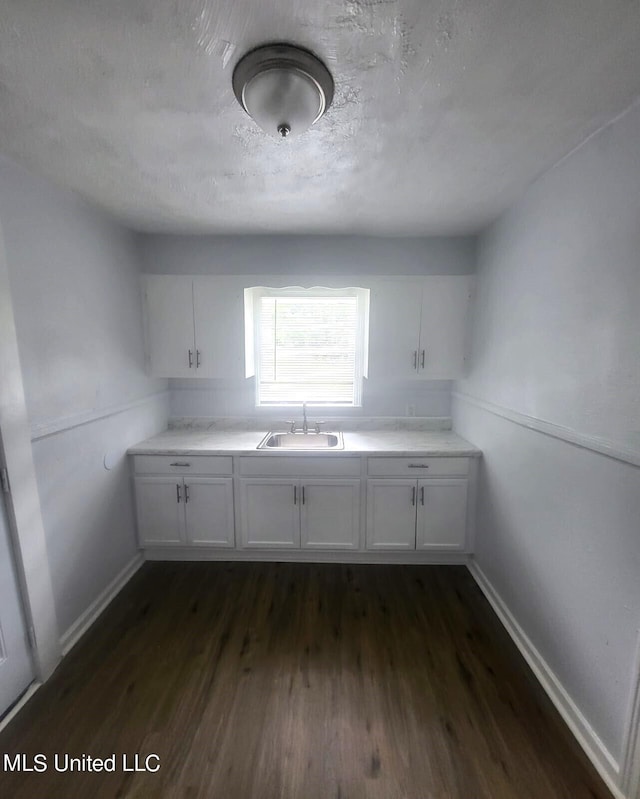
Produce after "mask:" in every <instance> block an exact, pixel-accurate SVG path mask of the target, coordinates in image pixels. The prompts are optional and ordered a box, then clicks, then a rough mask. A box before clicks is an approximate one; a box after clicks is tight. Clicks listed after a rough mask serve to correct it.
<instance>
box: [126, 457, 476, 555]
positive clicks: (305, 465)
mask: <svg viewBox="0 0 640 799" xmlns="http://www.w3.org/2000/svg"><path fill="white" fill-rule="evenodd" d="M133 465H134V476H135V496H136V508H137V517H138V534H139V540H140V546H141V547H143V548H146V549H149V550H158V552H156V553H155V555H156V556H158V554H159V553H160V554H161V551H162V549H165V548H171V547H173V548H175V549H178V550H181V549H183V548H190V547H193V548H194V549H196V548H200V549H202V550H204V549H205V548H209V549H212V550H213V549H216V548H226V549H230V548H235V547H237V548H238V549H243V550H253V551H256V552H258V551H260V550H262V551H267V550H289V551H294V550H298V551H302V550H307V552H312V551H315V552H320V551H325V552H333V553H339V552H345V551H354V552H356V551H358V550H360V552H361V553H362V554H363V556H364V555H365V553H364V551H363V550H364V549H365V548H366V550H369V551H374V550H375V551H379V552H380V553H383V552H385V551H388V552H391V551H397V552H403V551H404V552H407V553H409V552H411V551H413V552H416V550H417V551H420V552H422V553H428V552H429V551H431V552H433V553H436V554H434V558H437V557H438V555H437V553H439V552H443V553H446V552H451V553H454V552H458V553H460V552H466V551H467V550H468V549H469V548H470V547H471V546H472V542H473V522H472V520H471V521H470V519H472V515H471V511H470V509H469V507H468V506H469V504H470V505H473V504H474V496H475V493H474V487H475V482H474V481H475V471H474V470H472V469H471V467H470V461H469V459H468V458H460V457H459V458H455V457H417V458H416V457H400V456H394V455H390V456H375V457H368V458H363V457H360V456H348V457H332V456H329V457H327V456H324V457H317V458H316V457H313V456H309V455H305V456H296V455H292V456H291V457H288V456H287V457H277V456H274V457H267V456H251V455H246V456H245V455H241V456H238V457H235V458H234V457H232V456H228V455H226V456H225V455H206V456H205V455H202V456H188V457H185V456H177V455H137V456H135V457H134V459H133ZM363 467H366V474H367V479H366V480H363V479H361V475H362V474H363ZM234 474H235V477H234V476H233V475H234ZM234 484H235V485H234ZM365 487H366V524H363V523H362V518H363V510H364V505H363V499H364V491H363V489H364V488H365ZM236 525H237V535H236V529H235V528H236ZM180 556H182V555H180ZM184 556H185V557H186V556H187V554H186V552H185V553H184ZM381 556H382V555H381ZM202 557H216V556H215V555H214V554H212V555H209V556H207V555H205V554H204V553H203V554H202ZM306 557H307V558H309V557H310V555H307V556H306ZM355 557H356V558H357V557H358V556H357V555H356V556H355ZM427 559H428V556H427ZM423 560H424V558H423Z"/></svg>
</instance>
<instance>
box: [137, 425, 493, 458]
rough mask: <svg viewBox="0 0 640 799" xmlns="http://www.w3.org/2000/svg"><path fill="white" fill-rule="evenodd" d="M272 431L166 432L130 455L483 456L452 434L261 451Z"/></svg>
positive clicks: (381, 433)
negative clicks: (330, 446) (261, 443)
mask: <svg viewBox="0 0 640 799" xmlns="http://www.w3.org/2000/svg"><path fill="white" fill-rule="evenodd" d="M267 433H268V430H262V431H256V430H224V429H216V430H193V429H192V430H188V429H173V430H166V431H165V432H164V433H160V434H159V435H157V436H153V437H152V438H148V439H147V440H146V441H141V442H140V443H139V444H136V445H135V446H133V447H131V448H130V449H129V450H128V453H129V455H260V456H263V455H266V456H269V457H279V458H282V457H285V458H286V457H291V456H292V455H298V456H300V455H308V454H313V456H314V457H326V456H327V455H333V456H341V455H396V456H403V455H407V456H413V455H422V456H425V457H426V456H433V457H471V458H474V457H479V456H480V455H481V454H482V453H481V451H480V450H479V449H478V448H477V447H474V446H473V445H472V444H470V443H469V442H468V441H465V440H464V439H463V438H460V436H458V435H456V434H455V433H453V432H451V431H450V430H446V431H441V430H358V431H349V430H346V431H344V432H343V436H344V449H326V450H317V449H316V450H299V449H297V450H273V449H268V450H267V449H257V446H258V444H259V443H260V442H261V441H262V439H263V438H264V437H265V436H266V435H267Z"/></svg>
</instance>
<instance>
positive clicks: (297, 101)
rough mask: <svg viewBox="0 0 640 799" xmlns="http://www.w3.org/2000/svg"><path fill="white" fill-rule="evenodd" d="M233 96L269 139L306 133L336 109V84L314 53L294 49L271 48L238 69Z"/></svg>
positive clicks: (248, 56) (289, 46) (242, 62)
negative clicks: (332, 103) (334, 94)
mask: <svg viewBox="0 0 640 799" xmlns="http://www.w3.org/2000/svg"><path fill="white" fill-rule="evenodd" d="M233 91H234V92H235V95H236V97H237V98H238V102H239V103H240V105H241V106H242V107H243V108H244V110H245V111H246V112H247V114H249V116H250V117H252V118H253V119H254V120H255V121H256V122H257V123H258V125H260V127H261V128H262V130H264V131H265V132H266V133H270V134H272V135H274V136H278V137H282V138H287V137H289V136H296V135H298V134H300V133H303V132H304V131H305V130H307V128H310V127H311V125H313V123H314V122H317V121H318V120H319V119H320V117H321V116H322V115H323V114H324V112H325V111H326V110H327V108H329V106H330V105H331V100H332V99H333V78H332V77H331V73H330V72H329V70H328V69H327V68H326V67H325V65H324V64H323V63H322V61H320V60H319V59H318V58H316V57H315V56H314V55H313V53H310V52H309V51H308V50H303V49H302V48H301V47H295V46H294V45H292V44H267V45H264V46H262V47H257V48H256V49H255V50H251V51H250V52H249V53H247V54H246V55H245V56H243V57H242V58H241V59H240V61H238V63H237V64H236V68H235V69H234V71H233Z"/></svg>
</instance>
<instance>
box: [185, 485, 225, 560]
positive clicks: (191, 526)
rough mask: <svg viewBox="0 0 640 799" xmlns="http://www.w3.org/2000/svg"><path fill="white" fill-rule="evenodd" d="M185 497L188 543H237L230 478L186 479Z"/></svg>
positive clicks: (223, 545) (214, 544) (218, 545)
mask: <svg viewBox="0 0 640 799" xmlns="http://www.w3.org/2000/svg"><path fill="white" fill-rule="evenodd" d="M185 500H186V502H185V511H186V518H187V541H188V543H189V544H196V545H198V546H216V547H232V546H233V545H234V539H235V536H234V529H233V479H232V478H231V477H189V478H185Z"/></svg>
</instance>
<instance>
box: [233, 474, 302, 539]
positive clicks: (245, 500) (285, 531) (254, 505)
mask: <svg viewBox="0 0 640 799" xmlns="http://www.w3.org/2000/svg"><path fill="white" fill-rule="evenodd" d="M300 501H301V491H300V486H299V484H298V482H297V481H294V480H285V479H282V480H277V479H270V478H268V479H261V478H256V479H246V480H240V520H241V530H242V546H243V547H247V548H262V549H283V548H292V547H293V548H298V547H299V546H300V504H299V503H300Z"/></svg>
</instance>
